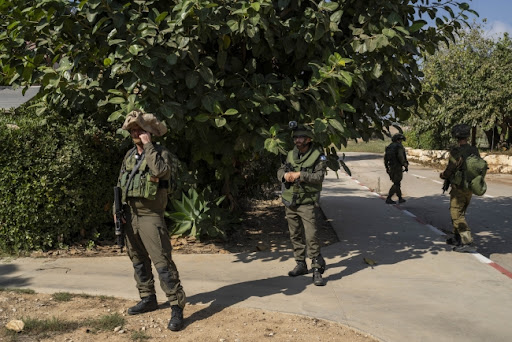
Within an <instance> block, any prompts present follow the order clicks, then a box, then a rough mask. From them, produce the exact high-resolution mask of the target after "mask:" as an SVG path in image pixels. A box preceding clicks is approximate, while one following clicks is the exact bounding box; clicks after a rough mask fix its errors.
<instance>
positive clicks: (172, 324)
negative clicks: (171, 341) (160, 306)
mask: <svg viewBox="0 0 512 342" xmlns="http://www.w3.org/2000/svg"><path fill="white" fill-rule="evenodd" d="M181 328H183V308H182V307H180V306H179V305H171V320H170V321H169V325H168V326H167V329H169V330H171V331H180V330H181Z"/></svg>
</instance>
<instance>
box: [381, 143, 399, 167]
mask: <svg viewBox="0 0 512 342" xmlns="http://www.w3.org/2000/svg"><path fill="white" fill-rule="evenodd" d="M397 147H398V145H397V144H395V143H391V144H389V145H388V146H386V150H385V152H384V165H385V166H386V168H390V167H392V166H393V165H395V164H398V156H397Z"/></svg>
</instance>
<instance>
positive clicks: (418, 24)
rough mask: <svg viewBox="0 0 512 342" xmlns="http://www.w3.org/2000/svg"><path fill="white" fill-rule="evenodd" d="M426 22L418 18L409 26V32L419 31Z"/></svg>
mask: <svg viewBox="0 0 512 342" xmlns="http://www.w3.org/2000/svg"><path fill="white" fill-rule="evenodd" d="M426 24H427V22H426V21H425V20H418V21H415V22H414V23H413V24H412V25H411V27H409V32H416V31H419V30H420V29H421V28H422V27H423V26H425V25H426Z"/></svg>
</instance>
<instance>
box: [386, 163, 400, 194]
mask: <svg viewBox="0 0 512 342" xmlns="http://www.w3.org/2000/svg"><path fill="white" fill-rule="evenodd" d="M402 178H403V171H402V167H401V166H400V168H392V169H391V172H390V173H389V179H390V180H391V181H392V182H393V185H392V186H391V188H390V189H389V192H388V198H391V197H393V195H394V194H396V195H397V196H398V198H402V189H401V184H400V183H401V182H402Z"/></svg>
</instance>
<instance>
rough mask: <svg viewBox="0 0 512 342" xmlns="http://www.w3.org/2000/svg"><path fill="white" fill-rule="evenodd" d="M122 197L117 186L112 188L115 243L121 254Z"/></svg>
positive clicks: (122, 242)
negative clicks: (114, 214)
mask: <svg viewBox="0 0 512 342" xmlns="http://www.w3.org/2000/svg"><path fill="white" fill-rule="evenodd" d="M121 201H122V195H121V188H120V187H118V186H115V187H114V211H115V213H116V222H115V223H116V230H115V233H116V242H117V245H118V246H119V248H121V252H123V247H124V232H123V221H122V218H123V216H124V211H123V204H122V202H121Z"/></svg>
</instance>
